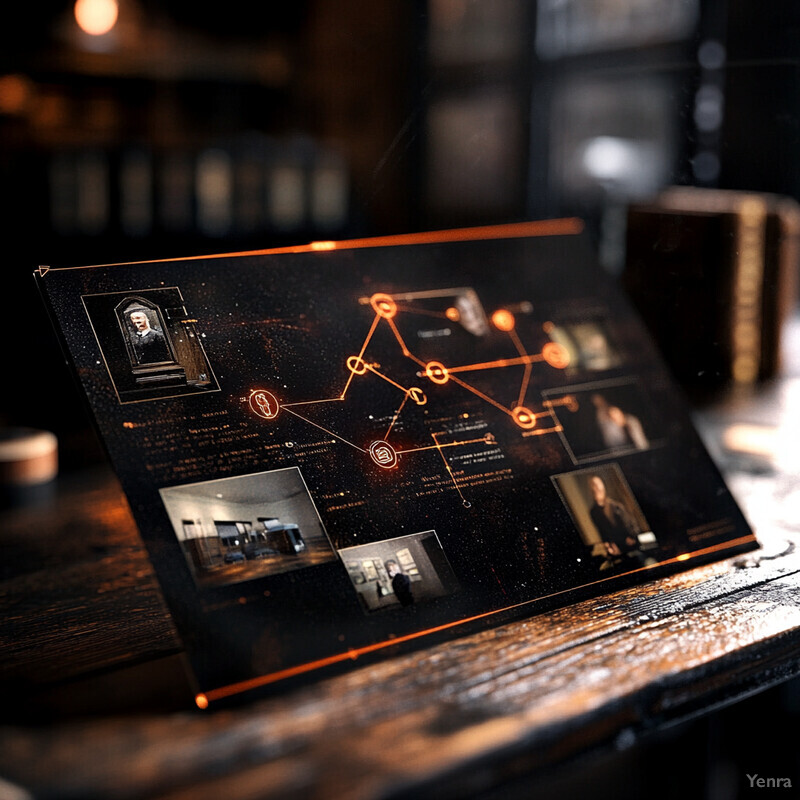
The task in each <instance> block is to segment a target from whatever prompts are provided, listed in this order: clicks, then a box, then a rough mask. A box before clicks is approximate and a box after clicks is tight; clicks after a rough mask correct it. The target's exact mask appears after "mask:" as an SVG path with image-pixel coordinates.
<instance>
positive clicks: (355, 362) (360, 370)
mask: <svg viewBox="0 0 800 800" xmlns="http://www.w3.org/2000/svg"><path fill="white" fill-rule="evenodd" d="M347 369H349V370H350V372H352V373H353V375H363V374H364V373H365V372H366V371H367V363H366V361H364V359H363V358H361V356H350V358H348V359H347Z"/></svg>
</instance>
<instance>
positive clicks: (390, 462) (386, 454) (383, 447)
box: [369, 439, 397, 469]
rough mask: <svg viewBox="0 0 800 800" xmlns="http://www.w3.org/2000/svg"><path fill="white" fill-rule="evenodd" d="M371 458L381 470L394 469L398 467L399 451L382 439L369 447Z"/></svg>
mask: <svg viewBox="0 0 800 800" xmlns="http://www.w3.org/2000/svg"><path fill="white" fill-rule="evenodd" d="M369 456H370V458H371V459H372V460H373V461H374V462H375V463H376V464H377V465H378V466H379V467H380V468H381V469H394V468H395V467H396V466H397V451H396V450H395V449H394V447H392V446H391V445H390V444H389V443H388V442H384V441H382V440H381V439H378V440H377V441H375V442H372V444H371V445H370V446H369Z"/></svg>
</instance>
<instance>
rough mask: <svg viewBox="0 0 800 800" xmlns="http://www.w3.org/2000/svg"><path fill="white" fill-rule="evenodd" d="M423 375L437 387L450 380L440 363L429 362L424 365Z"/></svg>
mask: <svg viewBox="0 0 800 800" xmlns="http://www.w3.org/2000/svg"><path fill="white" fill-rule="evenodd" d="M425 375H426V376H427V377H428V378H430V380H432V381H433V382H434V383H438V384H439V385H441V384H444V383H447V381H449V380H450V373H449V372H448V371H447V367H446V366H445V365H444V364H442V362H441V361H429V362H428V363H427V364H426V365H425Z"/></svg>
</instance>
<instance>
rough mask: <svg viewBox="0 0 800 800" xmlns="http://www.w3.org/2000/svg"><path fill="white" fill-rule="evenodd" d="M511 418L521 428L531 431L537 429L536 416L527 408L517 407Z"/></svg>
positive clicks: (513, 410) (512, 411)
mask: <svg viewBox="0 0 800 800" xmlns="http://www.w3.org/2000/svg"><path fill="white" fill-rule="evenodd" d="M511 418H512V419H513V420H514V422H516V423H517V425H519V426H520V428H523V429H525V430H530V429H531V428H535V427H536V414H534V413H533V411H531V410H530V409H529V408H525V406H517V407H516V408H514V409H512V410H511Z"/></svg>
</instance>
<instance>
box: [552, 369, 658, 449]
mask: <svg viewBox="0 0 800 800" xmlns="http://www.w3.org/2000/svg"><path fill="white" fill-rule="evenodd" d="M543 397H544V404H545V406H549V407H550V408H552V410H553V413H554V414H555V416H556V418H557V419H558V422H559V424H560V426H561V436H562V439H563V440H564V444H565V447H566V448H567V451H568V452H569V454H570V456H571V458H572V460H573V461H574V462H575V463H576V464H578V463H581V462H584V461H589V460H593V459H598V458H604V457H606V456H608V455H624V454H627V453H635V452H637V451H641V450H649V449H650V448H651V447H653V446H655V445H656V444H658V443H660V440H661V436H662V434H661V431H660V426H659V425H658V421H657V417H656V415H655V414H653V413H652V412H653V407H652V404H651V403H650V401H649V400H648V398H647V397H646V395H645V392H644V391H643V389H642V387H641V386H640V384H639V382H638V381H636V380H630V379H625V380H623V381H604V382H597V383H589V384H582V385H580V386H567V387H564V388H561V389H558V390H549V391H547V392H544V393H543Z"/></svg>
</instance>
